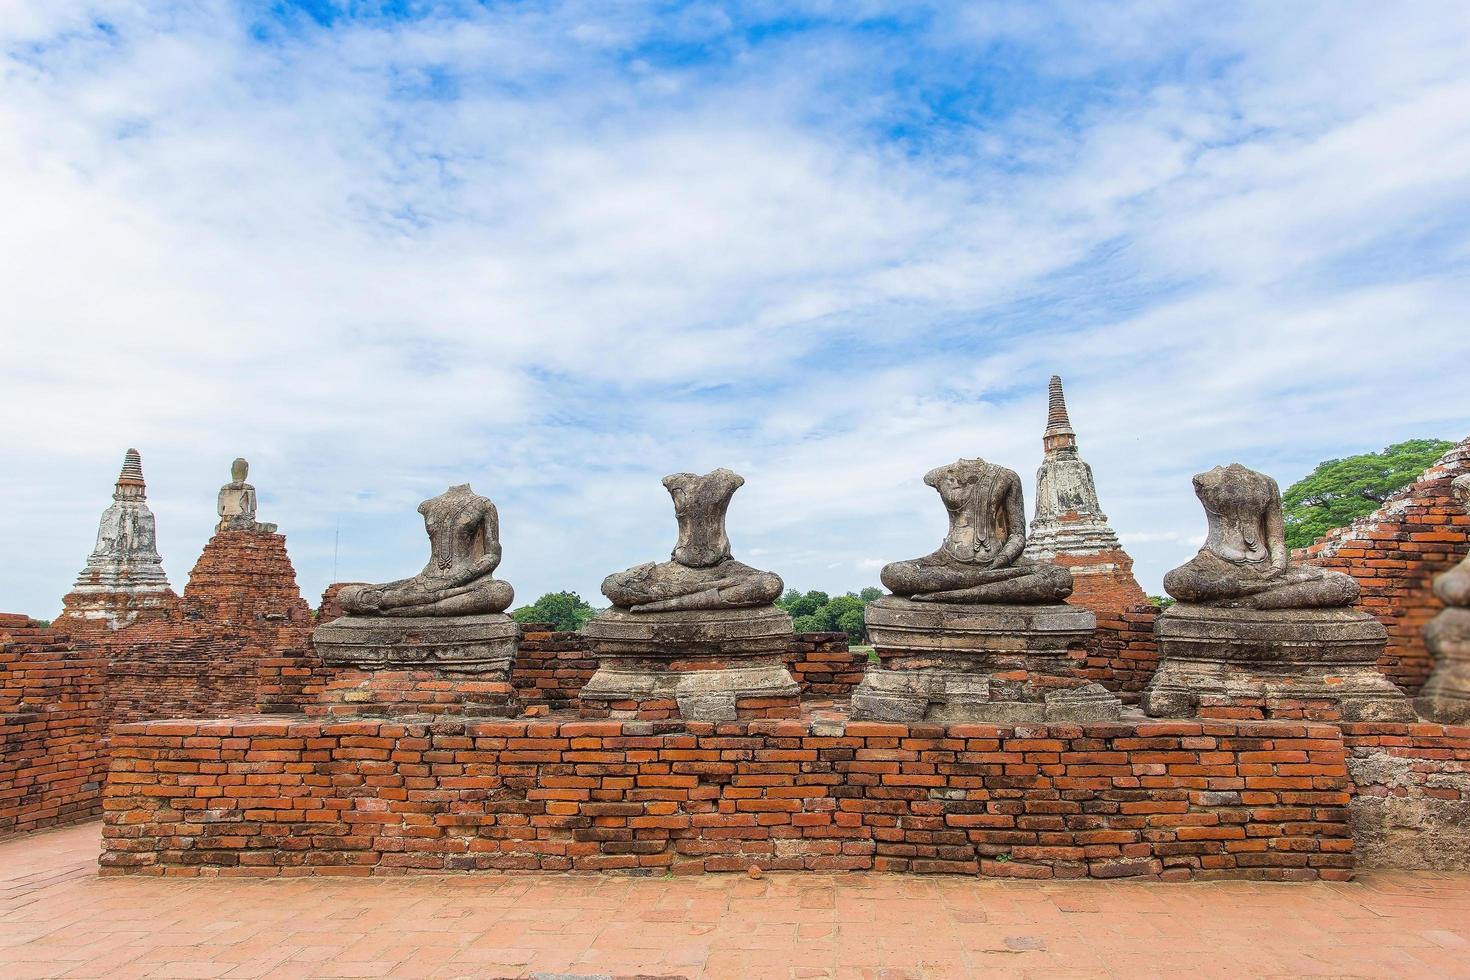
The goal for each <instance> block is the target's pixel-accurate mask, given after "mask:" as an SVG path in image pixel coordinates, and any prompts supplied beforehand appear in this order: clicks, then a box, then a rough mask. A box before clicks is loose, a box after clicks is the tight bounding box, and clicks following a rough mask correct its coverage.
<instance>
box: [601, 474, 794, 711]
mask: <svg viewBox="0 0 1470 980" xmlns="http://www.w3.org/2000/svg"><path fill="white" fill-rule="evenodd" d="M663 483H664V487H665V488H667V489H668V491H669V496H670V497H672V498H673V502H674V516H675V517H676V518H677V519H678V522H679V539H678V542H677V544H675V546H674V551H673V554H672V556H671V559H670V560H669V561H666V562H660V563H658V564H654V563H653V562H647V563H644V564H642V565H635V566H634V567H632V568H630V569H628V570H627V571H623V572H617V573H615V574H613V575H609V576H608V577H607V579H606V580H605V581H604V582H603V583H602V593H603V595H605V596H607V597H608V598H609V599H611V600H612V602H613V605H612V608H610V609H606V610H604V611H603V612H601V613H599V614H598V615H597V616H596V617H595V618H593V619H592V620H591V621H590V622H589V623H588V624H587V625H586V626H585V627H583V635H585V636H586V638H587V642H588V646H589V647H590V648H591V650H592V652H593V654H595V655H596V656H597V660H598V669H597V673H596V674H594V675H593V676H592V679H591V680H590V681H588V682H587V684H586V686H585V687H583V688H582V692H581V698H582V710H583V713H584V714H597V715H604V714H607V713H613V714H615V715H618V716H622V715H625V714H628V715H639V714H640V713H647V712H652V713H654V714H653V715H651V716H664V714H665V713H668V714H673V713H677V714H678V715H679V716H680V717H682V718H685V719H686V720H701V721H727V720H731V719H733V718H735V717H738V716H740V714H741V713H742V712H749V711H761V712H767V713H769V712H770V711H771V710H773V709H774V708H780V707H782V706H784V708H785V709H789V711H791V712H794V711H795V710H796V699H797V695H798V693H799V691H800V688H799V687H798V685H797V684H796V682H795V681H794V680H792V678H791V672H790V671H789V670H788V669H787V668H786V666H785V664H784V663H783V662H782V658H783V657H784V656H785V655H786V652H787V651H788V650H789V649H790V646H791V638H792V630H791V617H790V616H789V615H787V614H786V612H785V611H784V610H782V609H779V608H777V607H776V606H775V605H773V604H772V603H773V600H775V599H776V597H777V596H779V595H780V594H781V588H782V583H781V578H780V576H778V575H776V574H774V573H772V572H765V571H761V570H760V569H757V568H751V567H750V566H749V565H746V564H743V563H741V562H738V561H736V560H735V559H734V558H733V557H732V556H731V553H730V539H729V537H728V536H727V535H726V533H725V512H726V510H727V509H728V508H729V506H730V498H731V497H733V496H734V495H735V491H736V490H738V489H740V487H742V486H744V484H745V480H744V478H743V477H741V476H740V475H739V474H738V473H734V472H732V471H730V470H727V469H724V468H720V469H716V470H713V471H711V472H709V473H706V474H704V475H703V476H700V475H698V474H695V473H674V474H671V475H669V476H666V477H664V481H663Z"/></svg>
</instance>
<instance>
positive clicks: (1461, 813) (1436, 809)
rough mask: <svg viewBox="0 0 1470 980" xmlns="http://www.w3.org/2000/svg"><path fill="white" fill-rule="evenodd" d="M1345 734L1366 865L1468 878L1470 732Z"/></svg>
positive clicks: (1421, 728) (1406, 728) (1351, 728)
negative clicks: (1459, 874)
mask: <svg viewBox="0 0 1470 980" xmlns="http://www.w3.org/2000/svg"><path fill="white" fill-rule="evenodd" d="M1341 727H1342V731H1343V741H1344V744H1345V745H1346V746H1347V749H1348V774H1349V775H1350V776H1351V777H1352V781H1353V800H1352V805H1351V816H1352V827H1353V839H1354V841H1355V844H1356V847H1357V851H1358V855H1359V861H1360V864H1361V866H1362V867H1366V868H1431V869H1436V870H1441V871H1470V726H1455V725H1436V724H1426V723H1420V724H1404V723H1394V722H1353V723H1348V724H1345V725H1343V726H1341Z"/></svg>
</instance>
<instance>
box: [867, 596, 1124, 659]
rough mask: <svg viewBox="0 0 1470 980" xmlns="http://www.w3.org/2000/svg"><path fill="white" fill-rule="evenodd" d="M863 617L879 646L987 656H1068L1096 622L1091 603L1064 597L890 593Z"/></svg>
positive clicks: (1083, 639) (878, 600) (1086, 636)
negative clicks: (993, 598)
mask: <svg viewBox="0 0 1470 980" xmlns="http://www.w3.org/2000/svg"><path fill="white" fill-rule="evenodd" d="M865 618H866V622H867V627H868V638H869V639H870V640H871V642H872V644H873V646H874V647H877V648H878V649H879V650H880V651H912V652H914V653H921V654H939V655H941V656H943V657H951V656H952V657H961V658H966V657H979V658H983V659H990V658H993V656H994V655H995V654H1005V653H1022V654H1045V653H1052V654H1057V655H1063V656H1064V655H1065V653H1066V651H1067V650H1068V649H1069V648H1071V647H1075V646H1078V645H1080V644H1082V643H1085V642H1087V639H1088V638H1089V637H1090V636H1091V635H1092V631H1093V630H1094V629H1095V628H1096V627H1097V616H1096V615H1095V614H1094V613H1093V612H1092V611H1091V610H1090V609H1083V608H1081V607H1080V606H1069V605H1067V604H1066V603H1048V604H1045V605H1035V606H1022V605H990V604H963V603H956V602H915V601H914V600H912V599H903V598H899V597H898V596H892V595H888V596H883V597H882V598H880V599H874V600H873V601H872V602H870V603H868V606H867V610H866V612H865Z"/></svg>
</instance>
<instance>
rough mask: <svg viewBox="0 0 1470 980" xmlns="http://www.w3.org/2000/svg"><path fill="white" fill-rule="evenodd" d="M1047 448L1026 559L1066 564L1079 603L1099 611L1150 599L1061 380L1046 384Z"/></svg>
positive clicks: (1054, 377)
mask: <svg viewBox="0 0 1470 980" xmlns="http://www.w3.org/2000/svg"><path fill="white" fill-rule="evenodd" d="M1041 445H1042V448H1043V449H1045V450H1046V453H1045V456H1044V458H1043V459H1042V461H1041V467H1040V468H1039V469H1038V470H1037V471H1036V516H1035V518H1034V519H1033V520H1032V521H1031V533H1030V534H1029V535H1028V536H1027V541H1026V552H1025V555H1026V557H1027V558H1030V559H1032V560H1035V561H1051V562H1055V563H1056V564H1058V565H1065V566H1066V567H1067V568H1069V569H1070V570H1071V572H1072V586H1073V589H1072V598H1071V599H1070V600H1069V601H1070V602H1072V604H1074V605H1082V606H1087V607H1088V608H1090V609H1093V610H1094V611H1099V610H1106V609H1118V608H1126V607H1128V606H1132V605H1135V604H1137V603H1141V602H1144V601H1146V597H1145V596H1144V594H1143V590H1142V589H1140V588H1139V587H1138V582H1137V581H1136V580H1135V579H1134V578H1133V572H1132V569H1133V559H1132V558H1130V557H1128V555H1127V553H1126V552H1124V551H1123V546H1122V545H1121V544H1120V543H1119V541H1118V536H1117V534H1115V533H1114V531H1113V529H1112V528H1111V527H1110V526H1109V525H1108V515H1106V514H1104V513H1103V510H1102V506H1101V505H1100V504H1099V503H1098V500H1097V485H1096V484H1095V483H1094V482H1093V478H1092V467H1090V466H1088V465H1087V463H1086V461H1084V460H1083V459H1082V458H1081V457H1080V456H1078V455H1077V433H1076V432H1075V431H1074V430H1073V428H1072V419H1071V416H1070V415H1069V414H1068V412H1067V396H1066V394H1065V393H1064V392H1063V391H1062V379H1061V378H1060V377H1058V376H1057V375H1055V374H1054V375H1052V376H1051V382H1050V383H1049V384H1048V385H1047V386H1046V431H1045V432H1043V433H1042V435H1041Z"/></svg>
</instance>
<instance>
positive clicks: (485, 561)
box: [337, 483, 515, 616]
mask: <svg viewBox="0 0 1470 980" xmlns="http://www.w3.org/2000/svg"><path fill="white" fill-rule="evenodd" d="M419 513H420V514H423V515H424V530H425V531H427V532H428V535H429V563H428V564H427V565H425V566H424V570H423V571H422V572H420V573H419V574H417V575H415V576H414V577H413V578H405V579H400V580H398V581H397V582H385V583H384V584H382V585H349V586H347V587H346V588H344V589H343V590H342V591H341V592H339V593H338V594H337V601H338V603H339V604H340V605H341V606H342V608H343V610H345V611H346V612H348V613H350V614H355V615H360V616H475V615H483V614H486V613H498V612H504V611H505V610H506V609H507V608H508V607H509V606H510V603H511V600H512V599H514V598H515V592H514V590H512V589H511V587H510V584H509V583H508V582H502V581H500V580H499V579H496V578H492V577H491V576H492V573H494V571H495V569H496V567H497V566H499V564H500V517H499V515H498V514H497V513H496V511H495V505H494V504H492V503H491V502H490V501H489V500H488V499H487V498H485V497H482V496H480V495H479V494H477V493H475V492H474V491H473V490H471V489H470V485H469V484H468V483H463V484H460V485H459V486H455V487H450V488H449V489H448V490H446V491H444V492H443V493H441V494H440V495H439V496H437V497H435V498H433V499H432V500H425V501H424V502H423V503H421V504H419Z"/></svg>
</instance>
